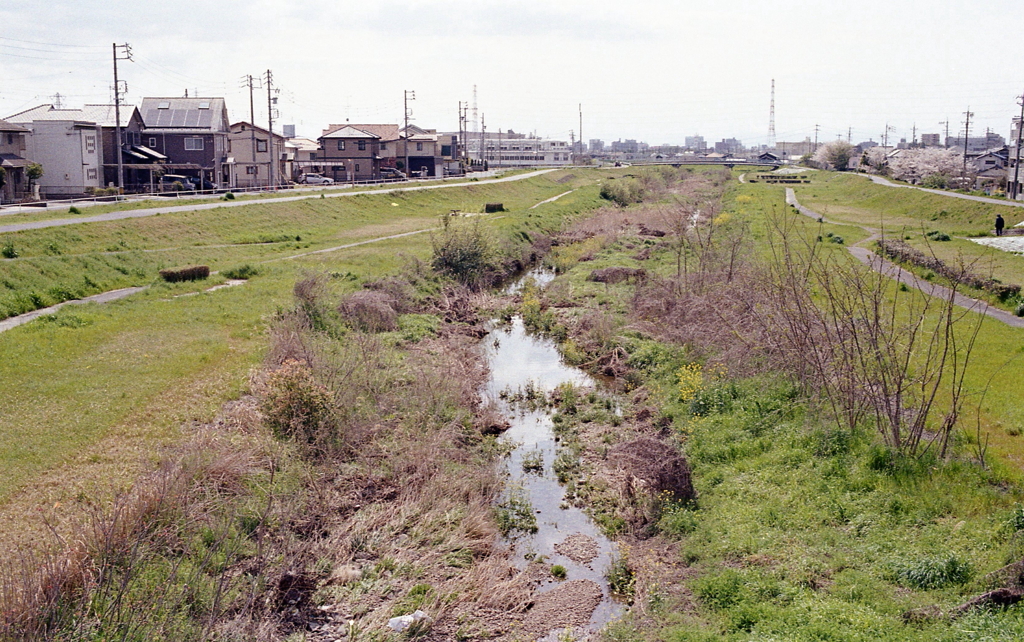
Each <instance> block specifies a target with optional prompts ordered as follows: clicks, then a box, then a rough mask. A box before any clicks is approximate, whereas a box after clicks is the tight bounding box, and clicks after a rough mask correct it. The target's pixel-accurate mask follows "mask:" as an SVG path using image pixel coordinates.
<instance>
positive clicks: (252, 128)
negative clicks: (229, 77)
mask: <svg viewBox="0 0 1024 642" xmlns="http://www.w3.org/2000/svg"><path fill="white" fill-rule="evenodd" d="M252 81H253V78H252V74H247V75H246V77H245V78H243V79H242V82H243V83H245V84H244V85H243V86H248V87H249V144H250V145H252V168H253V169H252V171H253V176H252V178H250V179H249V183H250V186H251V185H252V184H253V183H257V184H258V182H257V180H256V172H257V171H259V170H258V168H259V165H258V164H257V163H256V108H255V106H254V105H253V99H252V90H253V82H252ZM267 149H270V148H269V147H268V148H267ZM246 173H248V172H246ZM236 180H237V178H236Z"/></svg>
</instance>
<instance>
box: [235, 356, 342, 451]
mask: <svg viewBox="0 0 1024 642" xmlns="http://www.w3.org/2000/svg"><path fill="white" fill-rule="evenodd" d="M254 383H255V388H256V392H257V395H258V397H259V399H260V410H261V411H262V412H263V416H264V418H265V421H266V423H267V425H268V426H269V427H270V429H271V430H273V431H274V433H275V434H276V435H278V436H281V437H286V438H291V439H295V440H297V441H299V442H300V443H304V444H306V445H309V446H312V447H314V448H316V449H323V448H324V447H326V446H328V445H329V444H330V443H331V442H333V441H335V440H336V439H338V438H339V435H338V434H337V430H336V423H335V422H334V413H333V407H332V403H331V402H332V396H331V394H330V391H328V389H327V388H326V387H325V386H323V385H322V384H320V383H318V382H317V381H316V380H315V378H314V376H313V372H312V370H311V369H310V367H309V365H308V364H306V363H303V362H300V361H287V362H285V363H284V364H282V365H281V367H279V368H277V369H276V370H273V371H271V372H269V373H267V374H266V375H265V376H263V377H261V378H259V379H257V380H256V381H255V382H254Z"/></svg>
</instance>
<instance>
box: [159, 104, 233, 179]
mask: <svg viewBox="0 0 1024 642" xmlns="http://www.w3.org/2000/svg"><path fill="white" fill-rule="evenodd" d="M139 113H141V114H142V121H143V123H144V125H145V127H144V129H143V130H142V144H143V145H145V146H146V147H147V148H149V149H152V150H154V151H156V152H158V153H160V154H162V155H164V156H166V157H167V159H168V162H167V164H166V168H167V169H168V170H173V171H174V172H175V173H178V174H182V175H185V176H189V177H192V178H195V179H199V180H200V181H207V182H209V183H214V184H216V183H220V182H223V183H228V182H229V179H230V175H229V172H228V170H227V168H226V161H227V150H228V134H229V133H230V126H229V121H228V110H227V107H226V106H225V104H224V99H223V98H143V99H142V105H141V106H140V107H139Z"/></svg>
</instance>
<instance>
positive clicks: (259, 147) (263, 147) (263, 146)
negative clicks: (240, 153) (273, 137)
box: [256, 138, 267, 152]
mask: <svg viewBox="0 0 1024 642" xmlns="http://www.w3.org/2000/svg"><path fill="white" fill-rule="evenodd" d="M256 151H258V152H265V151H267V141H265V140H260V139H259V138H257V139H256Z"/></svg>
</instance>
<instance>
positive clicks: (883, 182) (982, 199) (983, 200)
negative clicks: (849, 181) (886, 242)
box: [864, 174, 1024, 207]
mask: <svg viewBox="0 0 1024 642" xmlns="http://www.w3.org/2000/svg"><path fill="white" fill-rule="evenodd" d="M864 175H865V176H867V177H868V178H870V179H871V182H873V183H875V184H877V185H885V186H886V187H904V188H907V189H916V190H921V191H922V192H928V193H929V194H938V195H939V196H948V197H950V198H962V199H964V200H965V201H977V202H979V203H990V204H992V205H1009V206H1010V207H1024V202H1021V201H1007V200H1004V199H1001V198H989V197H987V196H972V195H970V194H959V193H957V192H949V191H946V190H944V189H929V188H927V187H918V186H917V185H900V184H899V183H893V182H892V181H890V180H888V179H886V178H883V177H881V176H876V175H875V174H864Z"/></svg>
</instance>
